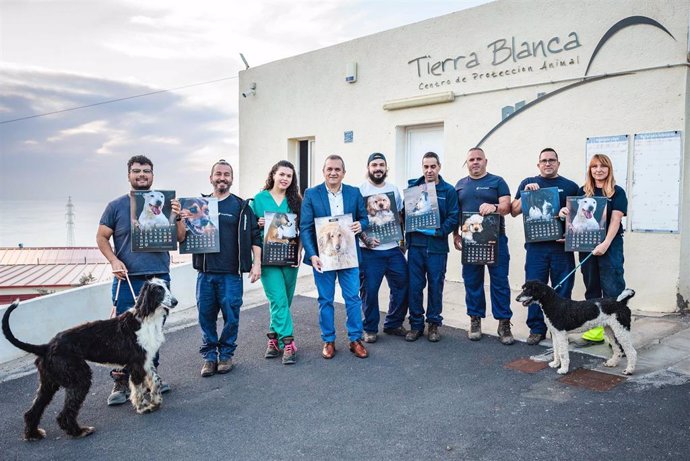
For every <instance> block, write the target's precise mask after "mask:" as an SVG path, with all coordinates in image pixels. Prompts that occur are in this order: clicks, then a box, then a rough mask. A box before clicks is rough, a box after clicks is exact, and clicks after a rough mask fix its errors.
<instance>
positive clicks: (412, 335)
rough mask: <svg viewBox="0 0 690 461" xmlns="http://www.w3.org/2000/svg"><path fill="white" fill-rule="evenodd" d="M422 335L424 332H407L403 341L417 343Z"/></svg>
mask: <svg viewBox="0 0 690 461" xmlns="http://www.w3.org/2000/svg"><path fill="white" fill-rule="evenodd" d="M423 333H424V330H423V329H422V330H409V331H408V332H407V334H406V335H405V341H410V342H411V341H417V340H418V339H419V337H420V336H422V334H423Z"/></svg>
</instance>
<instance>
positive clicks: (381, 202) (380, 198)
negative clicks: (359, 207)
mask: <svg viewBox="0 0 690 461" xmlns="http://www.w3.org/2000/svg"><path fill="white" fill-rule="evenodd" d="M390 209H391V200H390V198H388V196H387V195H386V194H376V195H370V196H369V197H367V213H369V216H376V212H377V211H383V210H390Z"/></svg>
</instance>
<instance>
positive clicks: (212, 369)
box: [201, 360, 217, 378]
mask: <svg viewBox="0 0 690 461" xmlns="http://www.w3.org/2000/svg"><path fill="white" fill-rule="evenodd" d="M216 367H217V364H216V362H215V361H211V360H207V361H205V362H204V366H203V367H201V376H202V377H203V378H208V377H209V376H213V375H215V374H216Z"/></svg>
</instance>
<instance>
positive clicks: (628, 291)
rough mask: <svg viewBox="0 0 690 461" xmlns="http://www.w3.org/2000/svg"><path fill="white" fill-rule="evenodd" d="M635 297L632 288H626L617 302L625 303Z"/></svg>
mask: <svg viewBox="0 0 690 461" xmlns="http://www.w3.org/2000/svg"><path fill="white" fill-rule="evenodd" d="M633 296H635V290H633V289H631V288H626V289H625V290H623V292H622V293H621V294H619V295H618V298H616V302H619V303H620V302H624V301H627V300H628V299H630V298H632V297H633Z"/></svg>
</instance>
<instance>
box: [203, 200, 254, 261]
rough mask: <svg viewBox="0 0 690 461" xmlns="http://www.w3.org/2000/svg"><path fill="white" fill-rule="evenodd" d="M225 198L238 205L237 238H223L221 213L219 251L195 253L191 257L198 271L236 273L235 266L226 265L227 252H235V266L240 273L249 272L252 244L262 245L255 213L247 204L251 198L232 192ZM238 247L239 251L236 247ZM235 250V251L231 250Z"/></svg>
mask: <svg viewBox="0 0 690 461" xmlns="http://www.w3.org/2000/svg"><path fill="white" fill-rule="evenodd" d="M226 200H235V201H236V202H235V203H239V205H240V214H239V219H238V222H237V240H236V241H227V240H224V239H223V232H224V231H226V229H224V225H223V219H224V218H223V213H222V212H221V213H220V214H221V216H220V217H219V221H220V233H221V238H220V241H221V243H220V252H219V253H203V254H195V255H194V256H193V258H192V264H193V266H194V269H196V270H198V271H199V272H216V273H237V272H236V270H234V269H235V268H233V267H228V265H227V262H224V261H226V260H227V257H228V255H227V253H228V252H230V253H231V254H232V253H237V268H239V272H240V273H244V272H249V271H250V270H251V268H252V246H258V247H261V246H262V241H261V230H260V229H259V225H258V223H257V219H256V215H254V212H253V211H252V208H251V207H250V206H249V203H250V202H251V200H253V199H249V200H242V199H241V198H240V197H237V196H236V195H234V194H231V195H230V196H229V197H228V198H227V199H226ZM219 208H220V205H219ZM230 244H232V245H236V247H235V248H231V247H228V245H230ZM238 248H239V251H237V249H238ZM233 250H235V251H233Z"/></svg>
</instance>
